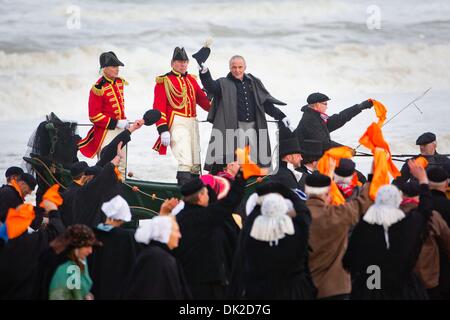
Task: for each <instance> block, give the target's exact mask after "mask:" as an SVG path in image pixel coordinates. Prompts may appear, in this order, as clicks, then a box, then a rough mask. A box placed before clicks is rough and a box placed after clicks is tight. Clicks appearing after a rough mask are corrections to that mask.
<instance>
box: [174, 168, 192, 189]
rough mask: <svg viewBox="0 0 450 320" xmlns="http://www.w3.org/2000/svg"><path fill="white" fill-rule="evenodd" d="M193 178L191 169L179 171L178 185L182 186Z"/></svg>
mask: <svg viewBox="0 0 450 320" xmlns="http://www.w3.org/2000/svg"><path fill="white" fill-rule="evenodd" d="M191 179H192V176H191V173H190V172H189V171H177V182H178V186H180V187H181V186H182V185H183V184H185V183H186V182H188V181H189V180H191Z"/></svg>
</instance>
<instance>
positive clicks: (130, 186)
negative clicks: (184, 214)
mask: <svg viewBox="0 0 450 320" xmlns="http://www.w3.org/2000/svg"><path fill="white" fill-rule="evenodd" d="M122 183H123V184H124V185H126V186H127V187H129V188H130V189H133V188H134V187H135V186H132V185H130V184H128V183H126V182H125V181H122ZM135 192H139V193H141V194H143V195H144V196H147V197H149V198H151V199H152V200H159V201H166V199H163V198H159V197H157V196H156V193H154V194H148V193H146V192H144V191H142V190H140V189H137V190H136V191H135Z"/></svg>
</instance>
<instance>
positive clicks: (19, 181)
mask: <svg viewBox="0 0 450 320" xmlns="http://www.w3.org/2000/svg"><path fill="white" fill-rule="evenodd" d="M35 187H36V179H35V178H34V177H33V176H32V175H31V174H29V173H22V174H20V175H19V176H18V177H17V178H16V179H12V180H10V181H9V182H8V184H5V185H3V186H2V187H1V188H0V222H5V219H6V215H7V214H8V210H9V209H11V208H16V207H17V206H19V205H21V204H23V203H24V201H25V197H26V196H27V195H29V194H31V193H32V192H33V190H34V188H35Z"/></svg>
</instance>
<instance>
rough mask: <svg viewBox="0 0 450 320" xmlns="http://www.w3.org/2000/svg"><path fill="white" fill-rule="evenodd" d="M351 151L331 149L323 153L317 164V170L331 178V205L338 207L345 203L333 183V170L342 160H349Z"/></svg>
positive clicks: (337, 148) (348, 149) (346, 148)
mask: <svg viewBox="0 0 450 320" xmlns="http://www.w3.org/2000/svg"><path fill="white" fill-rule="evenodd" d="M352 155H353V154H352V149H351V148H349V147H346V146H343V147H336V148H331V149H328V150H327V151H325V153H324V154H323V156H322V158H320V160H319V162H318V163H317V170H318V171H319V172H320V173H321V174H324V175H327V176H329V177H330V178H331V185H330V196H331V204H332V205H340V204H343V203H345V198H344V196H343V195H342V193H341V192H340V191H339V188H338V186H337V185H336V182H334V181H333V175H334V169H335V167H336V166H338V165H339V160H340V159H342V158H346V159H350V158H351V157H352Z"/></svg>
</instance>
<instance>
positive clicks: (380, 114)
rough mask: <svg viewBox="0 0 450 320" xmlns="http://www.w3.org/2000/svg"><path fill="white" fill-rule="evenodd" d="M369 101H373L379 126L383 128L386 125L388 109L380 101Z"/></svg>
mask: <svg viewBox="0 0 450 320" xmlns="http://www.w3.org/2000/svg"><path fill="white" fill-rule="evenodd" d="M369 101H372V103H373V108H374V109H375V114H376V115H377V118H378V123H377V124H378V125H379V126H380V128H381V127H382V126H383V124H384V121H386V114H387V110H386V107H385V106H384V105H383V104H382V103H381V102H380V101H377V100H375V99H369Z"/></svg>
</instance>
